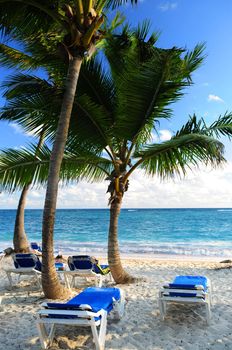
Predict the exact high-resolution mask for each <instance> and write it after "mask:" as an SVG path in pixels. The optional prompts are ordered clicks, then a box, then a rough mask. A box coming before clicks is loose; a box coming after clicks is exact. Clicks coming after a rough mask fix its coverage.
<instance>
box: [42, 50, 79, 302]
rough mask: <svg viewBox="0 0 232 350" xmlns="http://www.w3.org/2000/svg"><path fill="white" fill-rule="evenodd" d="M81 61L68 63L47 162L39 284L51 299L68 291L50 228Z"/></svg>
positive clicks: (53, 221)
mask: <svg viewBox="0 0 232 350" xmlns="http://www.w3.org/2000/svg"><path fill="white" fill-rule="evenodd" d="M82 60H83V59H82V58H81V57H74V58H73V59H72V60H71V61H70V63H69V71H68V75H67V80H66V90H65V94H64V98H63V103H62V107H61V113H60V117H59V122H58V127H57V132H56V138H55V141H54V144H53V149H52V153H51V158H50V165H49V173H48V182H47V191H46V197H45V204H44V213H43V231H42V261H43V264H42V286H43V291H44V294H45V297H47V298H50V299H57V298H62V297H66V296H67V294H68V291H67V290H66V289H65V288H64V287H63V286H62V285H61V284H60V282H59V279H58V276H57V273H56V270H55V265H54V251H53V230H54V223H55V212H56V202H57V193H58V183H59V173H60V167H61V163H62V159H63V155H64V149H65V144H66V140H67V137H68V129H69V123H70V118H71V113H72V107H73V102H74V97H75V93H76V86H77V81H78V77H79V73H80V68H81V64H82Z"/></svg>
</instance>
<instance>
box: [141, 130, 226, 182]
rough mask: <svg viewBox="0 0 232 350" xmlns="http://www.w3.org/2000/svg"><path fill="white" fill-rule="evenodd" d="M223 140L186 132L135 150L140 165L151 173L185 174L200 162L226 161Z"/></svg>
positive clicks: (161, 174) (217, 163)
mask: <svg viewBox="0 0 232 350" xmlns="http://www.w3.org/2000/svg"><path fill="white" fill-rule="evenodd" d="M223 152H224V146H223V144H222V143H221V142H219V141H217V140H215V139H213V138H211V137H209V136H206V135H202V134H186V135H181V136H176V137H173V138H172V139H171V140H170V141H166V142H163V143H162V144H153V145H149V146H147V147H146V148H145V149H144V150H143V151H140V152H138V153H137V154H135V157H139V158H140V160H139V163H140V167H141V168H142V169H144V170H145V171H146V173H147V174H148V175H151V176H154V175H157V176H159V177H160V178H162V179H163V178H168V177H173V176H174V175H179V176H181V174H183V175H185V174H186V171H187V169H191V168H192V167H197V166H198V164H199V163H204V164H206V165H211V166H217V165H219V164H221V163H223V162H224V161H225V159H224V157H223Z"/></svg>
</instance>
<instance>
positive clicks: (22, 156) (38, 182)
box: [0, 144, 112, 192]
mask: <svg viewBox="0 0 232 350" xmlns="http://www.w3.org/2000/svg"><path fill="white" fill-rule="evenodd" d="M35 153H36V156H35ZM50 156H51V151H50V149H49V148H48V147H47V146H46V145H44V146H42V147H41V148H40V149H39V150H38V149H37V145H32V144H31V145H29V146H28V147H27V148H23V149H20V150H15V149H8V150H4V151H2V152H1V153H0V188H1V190H4V191H9V192H13V191H15V190H17V189H20V188H23V187H24V186H25V185H27V184H28V183H31V184H32V186H43V185H45V184H46V182H47V177H48V169H49V161H50ZM111 170H112V164H111V162H110V161H109V160H108V159H105V158H102V157H98V156H96V155H95V154H91V153H90V152H87V151H86V150H82V151H80V150H79V152H76V153H73V152H68V151H67V152H66V153H65V156H64V159H63V162H62V166H61V171H60V180H61V181H62V182H63V183H64V184H67V183H69V182H70V181H79V180H80V179H85V180H87V181H102V180H103V179H104V178H105V177H106V176H107V175H109V173H110V172H111Z"/></svg>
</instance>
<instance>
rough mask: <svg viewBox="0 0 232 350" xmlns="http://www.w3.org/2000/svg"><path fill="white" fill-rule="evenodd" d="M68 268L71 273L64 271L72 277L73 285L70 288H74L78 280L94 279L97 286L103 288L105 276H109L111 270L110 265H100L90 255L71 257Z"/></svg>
mask: <svg viewBox="0 0 232 350" xmlns="http://www.w3.org/2000/svg"><path fill="white" fill-rule="evenodd" d="M68 266H69V269H70V271H64V274H65V275H66V281H67V280H68V279H67V276H71V278H72V279H71V285H69V286H68V287H72V286H74V283H75V279H76V278H79V279H80V278H85V279H87V280H88V278H92V279H94V280H95V285H96V286H98V287H101V286H102V282H103V276H105V275H107V274H109V275H110V269H109V266H108V265H100V264H98V263H97V261H96V260H95V259H94V258H92V257H91V256H89V255H76V256H69V258H68Z"/></svg>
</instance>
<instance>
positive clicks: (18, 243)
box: [13, 130, 44, 253]
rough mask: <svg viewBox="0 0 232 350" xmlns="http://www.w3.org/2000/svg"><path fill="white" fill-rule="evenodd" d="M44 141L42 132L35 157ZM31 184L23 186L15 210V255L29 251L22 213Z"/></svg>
mask: <svg viewBox="0 0 232 350" xmlns="http://www.w3.org/2000/svg"><path fill="white" fill-rule="evenodd" d="M43 141H44V130H42V132H41V134H40V138H39V142H38V145H37V148H36V151H35V157H36V156H37V152H38V151H39V150H40V148H41V146H42V144H43ZM30 185H31V182H30V183H29V184H27V185H26V186H24V188H23V190H22V193H21V196H20V199H19V204H18V208H17V213H16V219H15V228H14V239H13V243H14V251H15V252H16V253H28V252H29V251H30V244H29V242H28V239H27V235H26V232H25V228H24V213H25V206H26V198H27V193H28V190H29V188H30Z"/></svg>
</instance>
